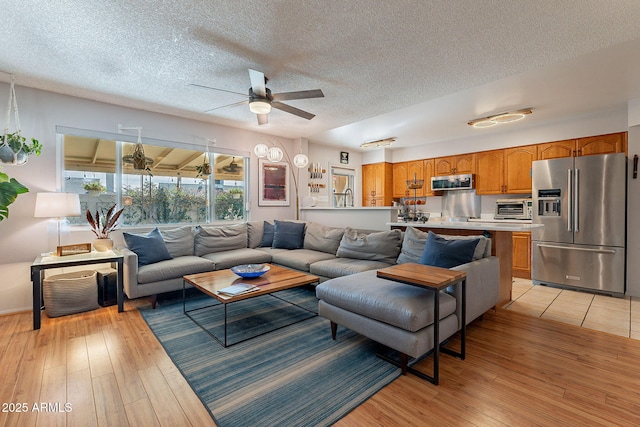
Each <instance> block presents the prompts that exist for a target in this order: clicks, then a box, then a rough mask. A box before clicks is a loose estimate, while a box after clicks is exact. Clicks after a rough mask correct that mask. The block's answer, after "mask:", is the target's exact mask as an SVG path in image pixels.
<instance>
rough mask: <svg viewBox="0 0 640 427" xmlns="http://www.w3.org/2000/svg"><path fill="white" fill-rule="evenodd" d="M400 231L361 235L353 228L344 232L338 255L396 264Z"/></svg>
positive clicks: (400, 241)
mask: <svg viewBox="0 0 640 427" xmlns="http://www.w3.org/2000/svg"><path fill="white" fill-rule="evenodd" d="M401 244H402V232H401V231H400V230H390V231H380V232H374V233H369V234H367V233H360V232H358V231H357V230H354V229H353V228H350V227H347V228H345V230H344V234H343V236H342V240H341V241H340V246H338V250H337V252H336V255H337V256H339V257H341V258H355V259H366V260H372V261H382V262H386V263H388V264H395V262H396V260H397V259H398V255H399V254H400V246H401Z"/></svg>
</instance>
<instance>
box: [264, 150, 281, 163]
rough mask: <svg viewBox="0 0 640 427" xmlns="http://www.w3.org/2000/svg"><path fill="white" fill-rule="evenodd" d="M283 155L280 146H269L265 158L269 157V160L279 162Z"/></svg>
mask: <svg viewBox="0 0 640 427" xmlns="http://www.w3.org/2000/svg"><path fill="white" fill-rule="evenodd" d="M283 156H284V153H283V151H282V150H281V149H280V147H271V148H269V152H268V153H267V159H269V161H270V162H279V161H280V160H282V157H283Z"/></svg>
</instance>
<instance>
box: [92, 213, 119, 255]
mask: <svg viewBox="0 0 640 427" xmlns="http://www.w3.org/2000/svg"><path fill="white" fill-rule="evenodd" d="M123 210H124V208H122V209H120V210H118V211H116V205H113V206H111V207H110V208H109V210H108V211H107V213H106V214H103V215H102V216H100V212H99V211H96V214H95V217H94V216H92V215H91V211H90V210H89V209H87V222H88V223H89V227H91V231H93V234H95V235H96V237H97V239H96V240H94V241H93V246H94V247H95V248H96V250H97V251H98V252H105V251H108V250H109V249H111V248H112V247H113V241H112V240H111V237H110V235H111V232H112V231H115V230H117V228H116V227H117V225H118V220H119V219H120V215H122V211H123Z"/></svg>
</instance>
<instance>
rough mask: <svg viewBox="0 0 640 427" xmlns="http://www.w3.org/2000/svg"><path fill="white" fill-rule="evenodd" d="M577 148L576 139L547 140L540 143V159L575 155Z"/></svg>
mask: <svg viewBox="0 0 640 427" xmlns="http://www.w3.org/2000/svg"><path fill="white" fill-rule="evenodd" d="M575 150H576V140H575V139H567V140H565V141H555V142H547V143H544V144H538V157H537V159H538V160H550V159H559V158H561V157H573V156H574V155H575V154H574V153H575Z"/></svg>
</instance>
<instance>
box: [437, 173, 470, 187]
mask: <svg viewBox="0 0 640 427" xmlns="http://www.w3.org/2000/svg"><path fill="white" fill-rule="evenodd" d="M473 181H474V180H473V174H461V175H448V176H434V177H432V178H431V190H432V191H443V190H470V189H472V188H473Z"/></svg>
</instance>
